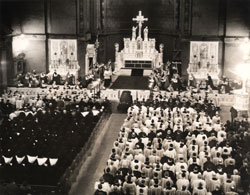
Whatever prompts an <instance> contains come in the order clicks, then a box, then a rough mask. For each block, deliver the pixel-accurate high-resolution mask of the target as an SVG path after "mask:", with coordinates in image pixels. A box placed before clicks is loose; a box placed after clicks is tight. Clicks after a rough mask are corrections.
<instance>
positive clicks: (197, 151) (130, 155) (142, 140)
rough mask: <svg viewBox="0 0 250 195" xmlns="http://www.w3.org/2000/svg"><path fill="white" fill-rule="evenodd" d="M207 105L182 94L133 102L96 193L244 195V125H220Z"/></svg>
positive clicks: (204, 100)
mask: <svg viewBox="0 0 250 195" xmlns="http://www.w3.org/2000/svg"><path fill="white" fill-rule="evenodd" d="M212 106H213V107H215V106H214V105H213V100H211V99H210V98H209V97H208V96H204V97H202V96H201V95H199V94H190V95H187V94H185V93H180V94H177V95H174V94H170V95H169V96H166V95H161V94H160V93H159V94H158V95H157V96H155V97H154V99H153V100H152V101H135V102H134V104H133V105H132V106H131V107H130V108H129V109H128V111H127V118H126V119H125V120H124V123H123V125H122V126H121V128H120V132H119V135H118V138H117V140H116V141H115V142H114V145H113V148H112V152H111V154H110V156H109V159H108V161H107V164H106V167H105V169H104V173H103V175H102V177H101V178H100V180H99V181H97V182H96V183H95V194H109V195H114V194H130V195H163V194H164V195H175V194H176V195H189V194H193V195H206V194H212V195H223V194H225V195H232V194H233V195H235V194H246V193H247V191H248V187H249V184H250V180H249V178H250V171H249V162H250V161H249V160H250V153H249V151H248V149H249V147H250V145H249V143H250V142H249V141H250V134H249V123H248V122H247V121H246V120H242V121H240V120H235V121H233V122H230V121H227V123H226V124H225V125H224V124H223V123H222V122H221V118H220V116H219V113H218V110H219V107H217V108H216V109H214V110H213V111H212V112H211V110H209V109H210V108H211V107H212Z"/></svg>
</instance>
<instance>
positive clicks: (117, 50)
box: [115, 43, 119, 52]
mask: <svg viewBox="0 0 250 195" xmlns="http://www.w3.org/2000/svg"><path fill="white" fill-rule="evenodd" d="M115 52H119V43H115Z"/></svg>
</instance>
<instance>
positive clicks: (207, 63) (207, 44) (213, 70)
mask: <svg viewBox="0 0 250 195" xmlns="http://www.w3.org/2000/svg"><path fill="white" fill-rule="evenodd" d="M218 51H219V43H218V42H217V41H191V43H190V58H189V65H188V69H187V72H188V74H189V75H193V76H194V77H195V78H196V80H204V79H207V76H208V75H210V76H211V77H212V79H213V80H218V79H219V73H220V69H219V65H218Z"/></svg>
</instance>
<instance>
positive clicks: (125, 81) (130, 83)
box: [110, 76, 149, 90]
mask: <svg viewBox="0 0 250 195" xmlns="http://www.w3.org/2000/svg"><path fill="white" fill-rule="evenodd" d="M110 89H142V90H147V89H149V88H148V77H145V76H118V78H117V79H116V80H115V81H114V83H113V84H112V85H111V87H110Z"/></svg>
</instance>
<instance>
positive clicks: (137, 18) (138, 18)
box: [133, 11, 148, 38]
mask: <svg viewBox="0 0 250 195" xmlns="http://www.w3.org/2000/svg"><path fill="white" fill-rule="evenodd" d="M133 21H136V23H138V24H139V33H138V38H141V28H142V23H144V21H148V18H144V16H143V15H141V11H139V15H138V16H136V18H133Z"/></svg>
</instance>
